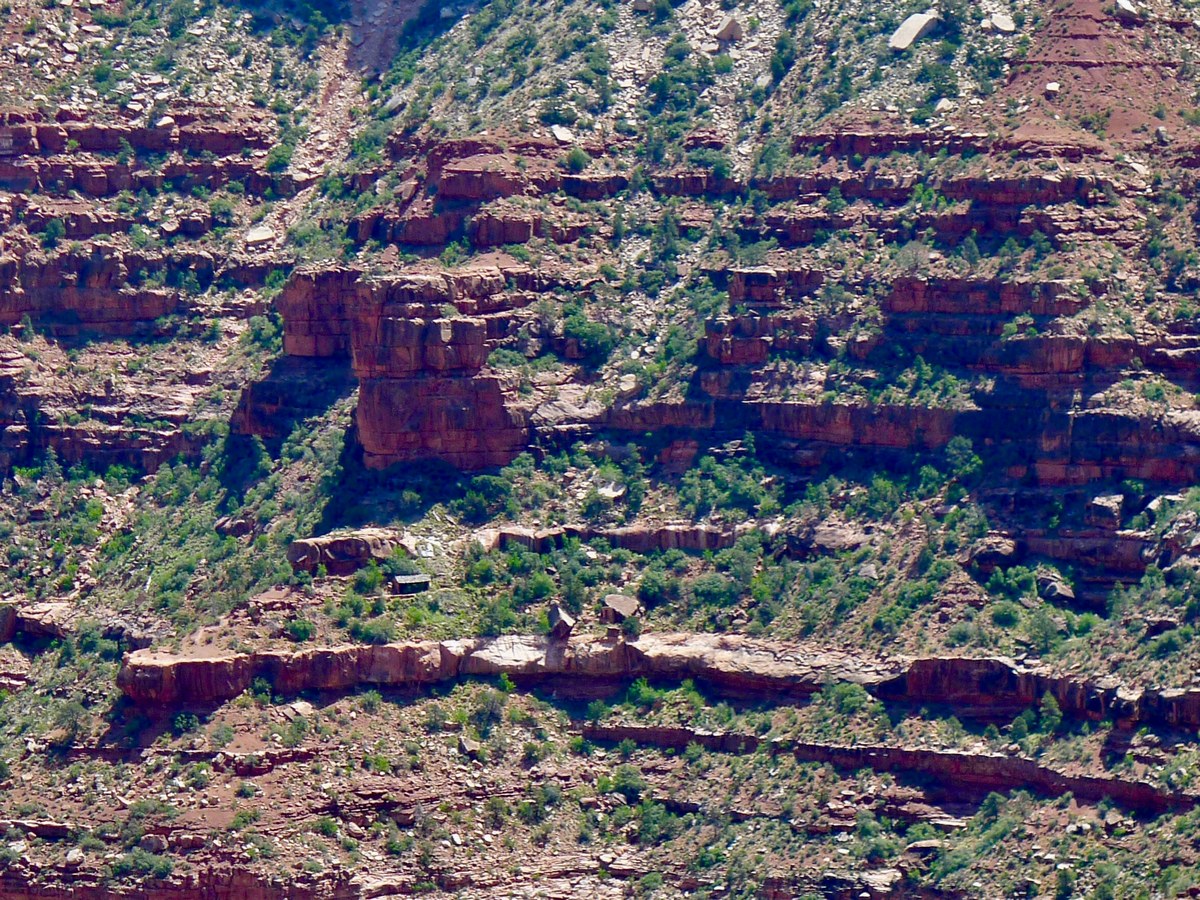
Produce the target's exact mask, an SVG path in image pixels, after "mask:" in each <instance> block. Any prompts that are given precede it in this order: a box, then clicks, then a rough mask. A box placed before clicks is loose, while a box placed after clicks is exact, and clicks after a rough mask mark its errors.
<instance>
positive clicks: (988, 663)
mask: <svg viewBox="0 0 1200 900" xmlns="http://www.w3.org/2000/svg"><path fill="white" fill-rule="evenodd" d="M501 673H506V674H508V675H510V676H512V677H514V678H517V677H522V678H531V679H559V680H564V681H566V682H570V681H571V680H573V679H580V680H582V681H585V682H588V683H589V684H590V685H591V686H592V688H594V689H603V686H604V683H605V682H606V681H608V682H610V683H611V682H613V681H621V680H625V679H631V678H637V677H641V676H646V677H650V678H661V679H668V680H681V679H684V678H696V679H699V680H701V681H704V682H707V683H709V684H712V685H714V686H716V687H719V688H721V689H723V690H727V691H730V692H733V693H736V694H741V695H745V696H755V695H760V694H761V695H770V696H772V697H776V698H780V697H793V698H795V697H804V696H807V695H809V694H812V693H814V692H816V691H818V690H820V689H821V688H822V686H823V685H824V684H826V683H828V682H831V681H850V682H855V683H858V684H862V685H864V686H865V687H866V688H867V689H868V690H869V691H871V692H872V693H874V694H876V695H878V696H879V697H880V698H881V699H885V700H889V701H895V702H904V703H920V704H926V703H939V704H946V705H948V706H951V707H953V708H954V710H955V712H956V713H957V714H958V715H963V716H975V717H984V718H989V717H1006V716H1008V717H1010V716H1012V715H1015V714H1016V713H1017V712H1020V711H1022V710H1024V709H1027V708H1030V707H1036V706H1038V705H1039V704H1041V703H1042V701H1043V699H1044V697H1045V696H1046V695H1047V694H1051V695H1053V696H1054V697H1055V698H1056V699H1057V701H1058V703H1059V705H1060V706H1061V708H1062V710H1063V712H1064V714H1066V715H1068V716H1071V717H1074V718H1080V719H1089V720H1092V721H1101V720H1105V719H1108V720H1112V721H1115V722H1117V723H1119V724H1121V725H1123V726H1125V727H1133V726H1136V725H1138V724H1143V723H1144V724H1150V725H1158V726H1162V725H1166V726H1180V727H1189V728H1196V727H1198V726H1200V691H1197V690H1182V689H1178V690H1177V689H1170V690H1161V691H1157V690H1150V689H1144V688H1133V687H1128V686H1125V685H1123V684H1121V683H1120V682H1119V681H1117V680H1115V679H1099V680H1089V679H1085V678H1079V677H1077V676H1073V675H1065V674H1063V673H1059V672H1055V671H1054V670H1053V669H1051V668H1049V667H1046V666H1032V667H1027V666H1023V665H1021V664H1018V663H1015V662H1013V661H1012V660H1007V659H1002V658H986V657H985V658H974V657H943V658H930V659H918V660H912V661H906V660H891V661H889V660H879V659H872V658H868V657H865V656H856V655H854V654H850V653H846V652H835V651H824V650H821V649H814V648H812V647H809V646H805V645H781V644H771V643H767V642H763V641H755V640H752V639H748V638H744V637H740V636H715V635H697V634H652V635H643V636H642V637H641V638H639V639H638V640H635V641H628V642H626V641H621V640H616V641H607V640H605V641H601V640H596V639H594V638H589V637H577V638H572V639H571V640H570V641H567V642H560V641H554V640H551V639H549V638H543V637H520V636H506V637H500V638H491V639H487V638H477V639H470V640H460V641H443V642H441V643H437V642H432V641H426V642H417V643H409V644H388V645H383V646H344V647H330V648H321V649H309V650H299V651H291V650H288V651H262V652H259V653H252V654H228V655H222V656H213V657H207V658H187V657H177V656H171V655H168V654H162V653H157V652H153V651H147V650H142V651H137V652H135V653H133V654H131V655H129V656H128V657H127V658H126V660H125V664H124V666H123V667H122V669H121V673H120V675H119V678H118V682H119V684H120V686H121V688H122V690H123V691H124V692H125V693H126V694H127V695H128V696H129V697H130V698H132V699H133V700H135V701H137V702H140V703H151V704H179V703H216V702H222V701H225V700H229V699H232V698H233V697H236V696H237V695H238V694H240V693H241V692H242V691H244V690H245V689H246V688H247V687H249V685H250V682H251V681H252V680H253V679H254V678H256V677H259V676H262V677H266V678H269V679H270V680H271V681H272V682H273V684H274V685H275V687H276V689H277V690H279V691H281V692H283V693H296V692H299V691H304V690H345V689H347V688H353V687H358V686H362V685H393V686H398V685H413V684H433V683H437V682H442V681H449V680H453V679H456V678H461V677H467V676H472V675H499V674H501Z"/></svg>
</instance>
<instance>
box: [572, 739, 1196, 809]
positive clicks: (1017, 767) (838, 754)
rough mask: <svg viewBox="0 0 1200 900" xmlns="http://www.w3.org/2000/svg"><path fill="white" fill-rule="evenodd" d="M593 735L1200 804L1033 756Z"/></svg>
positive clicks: (1140, 803) (974, 786) (1112, 797)
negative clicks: (1068, 771)
mask: <svg viewBox="0 0 1200 900" xmlns="http://www.w3.org/2000/svg"><path fill="white" fill-rule="evenodd" d="M583 734H584V736H585V737H587V738H589V739H591V740H601V741H614V742H619V741H622V740H626V739H629V740H633V741H636V742H637V743H638V744H650V745H653V746H659V747H671V748H674V749H677V750H683V749H684V748H685V747H687V745H688V744H691V743H696V744H699V745H700V746H701V747H704V748H705V749H707V750H714V751H717V752H721V753H751V752H754V751H755V750H757V749H759V748H760V747H764V746H765V747H766V748H768V749H769V750H770V752H771V753H775V754H782V753H788V754H791V755H793V756H795V757H796V758H797V759H799V760H802V761H805V762H820V763H825V764H828V765H832V766H835V767H837V768H840V769H844V770H847V771H857V770H859V769H868V768H869V769H873V770H874V771H876V772H894V773H897V774H902V775H917V776H925V777H931V778H934V779H937V780H938V781H939V782H941V783H942V784H944V785H950V784H953V785H954V792H955V796H956V797H958V798H962V797H965V796H966V795H968V794H983V793H986V792H988V791H1001V792H1005V791H1010V790H1013V789H1014V788H1016V787H1020V788H1022V789H1024V790H1032V791H1036V792H1038V793H1041V794H1044V795H1047V796H1050V797H1061V796H1062V795H1063V794H1066V793H1071V794H1073V795H1074V796H1075V797H1077V798H1079V799H1080V800H1083V801H1085V802H1090V803H1096V802H1099V801H1102V800H1108V801H1111V802H1116V803H1118V804H1121V805H1122V806H1125V807H1127V808H1130V809H1134V810H1138V811H1143V812H1154V813H1161V812H1166V811H1168V810H1186V809H1191V808H1193V807H1195V806H1196V805H1197V804H1198V803H1200V796H1197V795H1196V794H1195V793H1185V792H1179V791H1168V790H1163V789H1161V788H1159V787H1158V786H1156V785H1153V784H1150V783H1148V782H1143V781H1135V780H1130V779H1127V778H1105V777H1099V776H1088V775H1065V774H1063V773H1062V772H1058V771H1055V770H1054V769H1051V768H1049V767H1048V766H1043V765H1039V764H1038V763H1037V762H1035V761H1033V760H1031V759H1025V758H1021V757H1013V756H1003V755H1000V754H995V753H964V752H958V751H954V750H933V749H927V748H918V747H894V746H889V745H886V744H854V745H849V744H833V743H821V742H814V741H800V740H792V739H788V738H775V739H770V740H764V739H761V738H758V737H756V736H755V735H751V734H733V733H721V732H707V731H698V730H696V729H692V728H682V727H677V728H665V727H654V726H638V725H584V726H583Z"/></svg>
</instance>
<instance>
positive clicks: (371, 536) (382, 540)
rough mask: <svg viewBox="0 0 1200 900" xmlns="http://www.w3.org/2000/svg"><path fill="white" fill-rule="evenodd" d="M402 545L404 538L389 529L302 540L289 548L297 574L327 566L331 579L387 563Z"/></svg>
mask: <svg viewBox="0 0 1200 900" xmlns="http://www.w3.org/2000/svg"><path fill="white" fill-rule="evenodd" d="M401 541H402V536H401V535H400V534H397V533H396V532H394V531H388V530H387V529H385V528H362V529H359V530H358V531H340V532H336V533H334V534H326V535H322V536H321V537H312V538H301V539H300V540H297V541H293V542H292V545H291V546H290V547H288V562H289V563H291V564H292V568H293V569H295V570H296V571H297V572H316V571H317V569H318V567H320V566H324V567H325V571H326V573H327V574H329V575H349V574H351V573H352V572H356V571H358V570H359V569H361V568H362V567H363V566H366V565H368V564H369V563H371V562H372V561H375V562H382V561H383V560H385V559H387V558H388V557H390V556H391V555H392V553H393V551H394V550H395V548H396V547H398V546H400V544H401Z"/></svg>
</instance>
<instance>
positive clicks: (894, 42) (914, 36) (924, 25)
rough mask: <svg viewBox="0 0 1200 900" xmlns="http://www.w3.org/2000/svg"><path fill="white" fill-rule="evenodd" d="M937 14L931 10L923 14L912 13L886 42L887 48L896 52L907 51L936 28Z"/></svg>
mask: <svg viewBox="0 0 1200 900" xmlns="http://www.w3.org/2000/svg"><path fill="white" fill-rule="evenodd" d="M937 23H938V14H937V13H936V12H934V11H933V10H931V9H930V10H926V11H925V12H923V13H913V14H912V15H911V16H909V17H908V18H907V19H905V20H904V21H903V22H901V23H900V27H899V28H897V29H896V32H895V34H893V35H892V36H891V38H890V39H889V40H888V46H889V47H891V48H892V49H893V50H896V51H903V50H907V49H908V48H909V47H911V46H912V45H913V44H915V43H916V42H917V41H919V40H920V39H921V38H923V37H925V35H927V34H929V33H930V32H931V31H933V29H934V28H936V27H937Z"/></svg>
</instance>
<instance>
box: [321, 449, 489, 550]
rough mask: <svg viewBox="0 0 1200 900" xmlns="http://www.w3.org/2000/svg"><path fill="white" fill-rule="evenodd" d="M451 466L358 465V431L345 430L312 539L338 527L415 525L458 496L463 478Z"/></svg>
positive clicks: (360, 461) (360, 454)
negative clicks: (385, 523) (438, 506)
mask: <svg viewBox="0 0 1200 900" xmlns="http://www.w3.org/2000/svg"><path fill="white" fill-rule="evenodd" d="M468 477H469V476H464V475H463V474H462V473H461V472H459V471H458V470H457V469H455V468H454V467H453V466H451V465H449V464H447V463H444V462H438V461H436V460H430V461H426V462H414V463H407V464H404V465H397V466H392V467H390V468H388V469H384V470H382V471H379V470H374V469H368V468H367V467H366V466H365V465H364V464H363V452H362V447H361V446H360V444H359V442H358V431H357V429H356V428H355V427H354V426H351V427H350V428H349V429H347V431H346V439H345V442H344V444H343V446H342V453H341V457H340V459H339V461H338V466H337V469H336V473H335V474H334V475H332V476H331V478H330V481H329V483H328V485H327V490H326V491H325V495H326V496H327V497H328V498H329V499H328V501H327V502H326V504H325V509H324V510H323V511H322V514H321V520H320V522H319V523H318V525H317V527H316V529H315V530H314V533H315V534H325V533H328V532H330V531H333V530H335V529H338V528H346V527H360V526H364V525H376V524H379V523H381V522H390V523H408V522H415V521H418V520H420V519H421V518H423V517H424V516H425V515H427V514H428V512H429V510H430V508H431V507H432V506H433V505H434V504H437V503H447V502H449V501H451V500H454V499H457V498H458V497H461V496H462V495H463V493H464V484H465V480H466V478H468Z"/></svg>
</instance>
